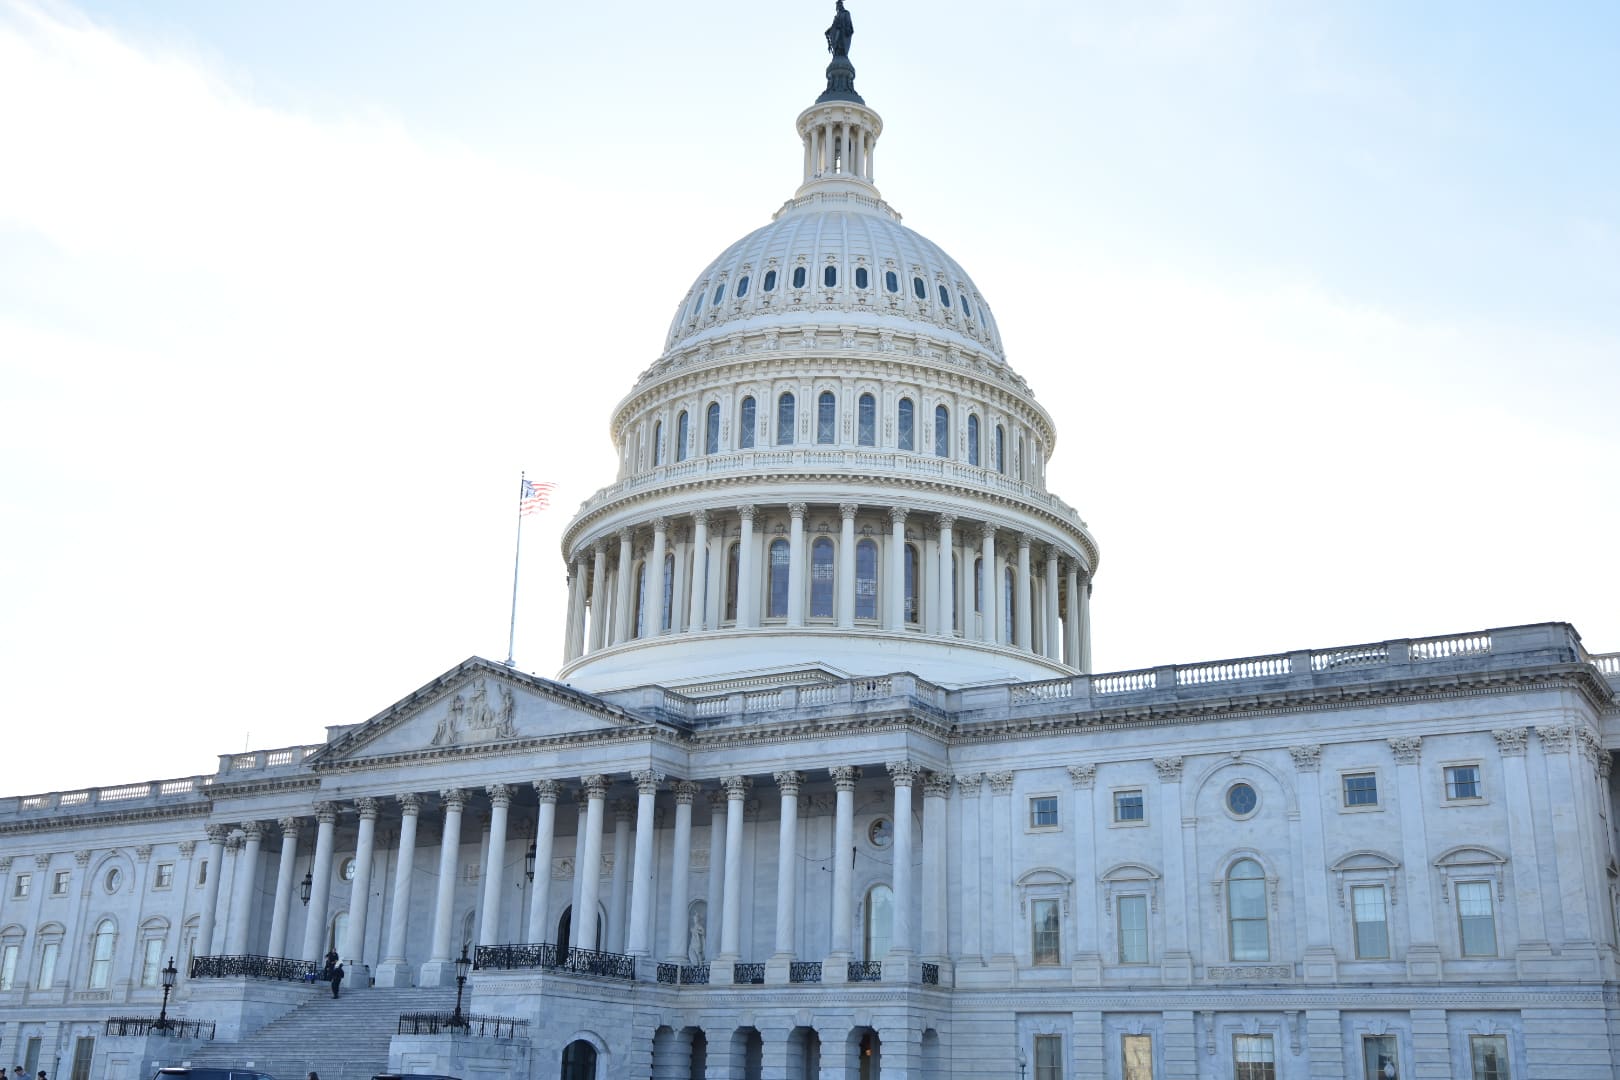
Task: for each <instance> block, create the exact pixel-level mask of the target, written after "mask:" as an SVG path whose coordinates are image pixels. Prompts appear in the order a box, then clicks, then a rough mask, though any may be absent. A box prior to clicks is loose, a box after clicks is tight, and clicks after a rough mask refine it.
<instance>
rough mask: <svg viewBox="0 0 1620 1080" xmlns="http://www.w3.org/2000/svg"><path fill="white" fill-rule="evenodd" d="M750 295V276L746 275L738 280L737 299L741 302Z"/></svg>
mask: <svg viewBox="0 0 1620 1080" xmlns="http://www.w3.org/2000/svg"><path fill="white" fill-rule="evenodd" d="M747 295H748V275H747V274H744V275H743V276H742V277H740V278H738V279H737V299H739V300H741V299H742V298H743V297H745V296H747Z"/></svg>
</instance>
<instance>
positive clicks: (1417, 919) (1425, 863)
mask: <svg viewBox="0 0 1620 1080" xmlns="http://www.w3.org/2000/svg"><path fill="white" fill-rule="evenodd" d="M1389 749H1390V752H1391V753H1393V754H1394V755H1395V797H1396V798H1397V799H1399V800H1400V802H1399V807H1400V816H1399V818H1398V821H1399V824H1400V830H1401V871H1402V884H1404V885H1405V886H1406V888H1405V890H1404V895H1403V896H1402V897H1401V906H1403V907H1405V908H1406V918H1407V934H1408V935H1409V936H1408V939H1407V940H1408V943H1409V944H1408V946H1407V955H1406V973H1407V977H1408V978H1412V979H1424V980H1434V979H1438V978H1440V949H1439V947H1438V946H1437V945H1436V944H1435V936H1434V908H1433V906H1432V902H1433V894H1432V892H1431V890H1430V885H1429V879H1430V877H1431V873H1432V872H1431V869H1430V867H1429V850H1428V835H1427V832H1426V830H1425V828H1424V824H1423V776H1422V774H1421V772H1420V770H1419V768H1418V766H1419V763H1420V762H1421V760H1422V754H1423V739H1422V738H1421V737H1420V736H1416V735H1412V736H1406V737H1404V738H1396V739H1390V740H1389ZM1165 886H1166V888H1167V889H1168V887H1169V882H1166V883H1165Z"/></svg>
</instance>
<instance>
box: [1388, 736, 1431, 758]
mask: <svg viewBox="0 0 1620 1080" xmlns="http://www.w3.org/2000/svg"><path fill="white" fill-rule="evenodd" d="M1389 749H1390V752H1391V753H1393V754H1394V755H1395V763H1396V764H1397V765H1416V764H1417V763H1418V759H1419V758H1420V757H1421V756H1422V753H1423V737H1422V736H1421V735H1407V736H1403V737H1401V738H1396V739H1390V740H1389Z"/></svg>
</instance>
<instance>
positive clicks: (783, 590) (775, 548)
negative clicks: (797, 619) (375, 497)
mask: <svg viewBox="0 0 1620 1080" xmlns="http://www.w3.org/2000/svg"><path fill="white" fill-rule="evenodd" d="M770 566H771V587H770V591H769V599H768V601H767V603H768V606H767V607H766V609H765V614H766V615H767V616H768V617H770V618H773V619H785V618H787V609H788V542H787V541H786V540H772V541H771V560H770Z"/></svg>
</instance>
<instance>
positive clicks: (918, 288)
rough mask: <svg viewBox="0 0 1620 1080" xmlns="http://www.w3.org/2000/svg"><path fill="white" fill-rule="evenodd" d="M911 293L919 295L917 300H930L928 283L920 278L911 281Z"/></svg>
mask: <svg viewBox="0 0 1620 1080" xmlns="http://www.w3.org/2000/svg"><path fill="white" fill-rule="evenodd" d="M911 291H912V292H914V293H916V294H917V299H919V300H926V299H928V283H927V282H925V281H924V280H923V279H922V278H920V277H914V278H912V279H911Z"/></svg>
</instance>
